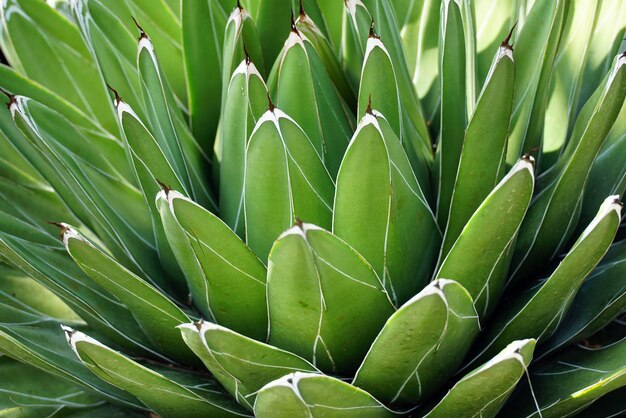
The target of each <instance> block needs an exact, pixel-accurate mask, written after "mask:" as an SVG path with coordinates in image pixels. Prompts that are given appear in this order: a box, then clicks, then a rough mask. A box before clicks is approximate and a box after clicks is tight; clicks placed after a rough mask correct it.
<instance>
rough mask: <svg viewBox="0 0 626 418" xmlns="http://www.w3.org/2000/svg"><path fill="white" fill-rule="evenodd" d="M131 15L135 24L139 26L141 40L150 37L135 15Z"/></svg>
mask: <svg viewBox="0 0 626 418" xmlns="http://www.w3.org/2000/svg"><path fill="white" fill-rule="evenodd" d="M131 17H132V18H133V22H135V26H137V29H139V40H140V41H141V40H142V39H144V38H145V39H148V35H147V34H146V31H145V30H143V28H142V27H141V25H140V24H139V22H137V19H135V16H131Z"/></svg>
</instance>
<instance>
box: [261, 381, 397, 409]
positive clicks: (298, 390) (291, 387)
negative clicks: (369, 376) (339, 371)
mask: <svg viewBox="0 0 626 418" xmlns="http://www.w3.org/2000/svg"><path fill="white" fill-rule="evenodd" d="M254 413H255V415H256V416H257V417H259V418H330V417H336V418H351V417H354V418H356V417H358V418H389V417H394V416H396V415H395V414H394V413H392V412H391V411H389V410H388V409H387V408H385V406H384V405H383V404H381V403H380V402H378V401H377V400H376V399H374V398H373V397H372V395H370V394H369V393H367V392H364V391H363V390H361V389H359V388H356V387H354V386H352V385H350V384H349V383H346V382H343V381H341V380H339V379H335V378H333V377H330V376H324V375H321V374H313V373H293V374H289V375H286V376H284V377H282V378H280V379H278V380H275V381H273V382H271V383H269V384H267V385H266V386H264V387H263V389H261V390H260V391H259V394H258V396H257V398H256V402H255V404H254Z"/></svg>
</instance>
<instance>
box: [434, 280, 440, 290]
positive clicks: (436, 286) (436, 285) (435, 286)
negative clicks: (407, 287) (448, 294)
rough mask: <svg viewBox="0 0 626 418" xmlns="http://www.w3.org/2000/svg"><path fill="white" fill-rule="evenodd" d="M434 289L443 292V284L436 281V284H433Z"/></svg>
mask: <svg viewBox="0 0 626 418" xmlns="http://www.w3.org/2000/svg"><path fill="white" fill-rule="evenodd" d="M433 287H434V288H435V289H439V290H441V282H440V281H439V280H436V281H435V282H433Z"/></svg>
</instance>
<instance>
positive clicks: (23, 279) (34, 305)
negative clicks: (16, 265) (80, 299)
mask: <svg viewBox="0 0 626 418" xmlns="http://www.w3.org/2000/svg"><path fill="white" fill-rule="evenodd" d="M0 303H3V304H5V305H8V306H12V307H14V308H16V309H20V310H22V311H24V312H27V313H31V314H34V315H41V316H49V317H51V318H55V319H58V320H61V321H67V322H78V321H81V319H80V317H79V316H78V315H76V313H75V312H73V311H72V310H71V309H70V307H69V306H67V305H66V304H65V303H64V302H63V300H61V299H60V298H59V297H58V296H57V295H55V294H54V293H52V292H51V291H50V290H48V289H47V288H46V287H44V286H42V285H41V284H39V283H37V282H36V281H35V280H33V279H32V278H30V277H28V276H27V275H25V274H24V273H22V272H20V271H17V270H14V269H12V268H9V267H6V266H4V265H0Z"/></svg>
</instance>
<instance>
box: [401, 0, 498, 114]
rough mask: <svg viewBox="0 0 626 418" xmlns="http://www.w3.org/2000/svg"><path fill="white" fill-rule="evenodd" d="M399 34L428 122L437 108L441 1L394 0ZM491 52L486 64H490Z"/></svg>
mask: <svg viewBox="0 0 626 418" xmlns="http://www.w3.org/2000/svg"><path fill="white" fill-rule="evenodd" d="M393 5H394V6H395V8H396V15H397V19H398V25H399V28H400V35H401V36H402V42H403V44H404V45H403V46H404V53H405V55H406V60H407V66H408V69H409V73H410V75H411V78H412V80H413V85H414V86H415V89H416V90H417V95H418V97H419V99H420V101H421V103H422V107H423V108H424V116H425V118H426V120H427V121H428V123H429V124H432V123H435V124H437V123H438V122H437V121H436V120H435V119H436V117H435V115H436V113H437V112H438V111H439V91H440V90H439V89H440V82H439V61H438V60H439V53H438V48H439V19H440V16H441V0H424V1H422V2H415V1H412V0H396V1H394V2H393ZM492 56H493V54H491V55H490V57H489V59H490V61H489V63H491V57H492Z"/></svg>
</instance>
